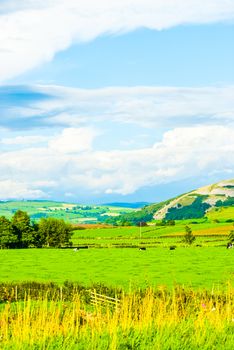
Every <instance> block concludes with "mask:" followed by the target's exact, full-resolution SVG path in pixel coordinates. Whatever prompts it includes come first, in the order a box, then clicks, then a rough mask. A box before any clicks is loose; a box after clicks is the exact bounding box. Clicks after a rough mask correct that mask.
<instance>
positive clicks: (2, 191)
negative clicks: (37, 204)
mask: <svg viewBox="0 0 234 350" xmlns="http://www.w3.org/2000/svg"><path fill="white" fill-rule="evenodd" d="M30 187H31V185H30V186H28V185H27V184H25V183H22V182H17V181H13V180H0V198H1V199H4V200H10V199H18V198H20V199H37V198H43V197H44V198H46V197H47V194H46V193H45V192H43V191H41V190H38V189H32V188H30Z"/></svg>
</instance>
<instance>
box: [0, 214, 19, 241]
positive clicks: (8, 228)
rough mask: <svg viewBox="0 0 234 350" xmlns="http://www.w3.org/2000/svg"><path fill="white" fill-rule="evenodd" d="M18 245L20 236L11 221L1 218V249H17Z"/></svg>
mask: <svg viewBox="0 0 234 350" xmlns="http://www.w3.org/2000/svg"><path fill="white" fill-rule="evenodd" d="M17 245H18V236H17V233H16V231H15V230H14V227H13V225H12V223H11V222H10V220H8V219H7V218H5V216H1V217H0V247H1V248H16V247H17Z"/></svg>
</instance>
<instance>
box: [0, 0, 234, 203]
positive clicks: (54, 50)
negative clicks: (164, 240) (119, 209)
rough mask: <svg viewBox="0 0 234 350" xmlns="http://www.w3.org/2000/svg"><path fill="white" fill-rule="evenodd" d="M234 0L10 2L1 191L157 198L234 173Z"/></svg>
mask: <svg viewBox="0 0 234 350" xmlns="http://www.w3.org/2000/svg"><path fill="white" fill-rule="evenodd" d="M233 20H234V0H224V1H222V2H220V1H218V0H212V1H211V0H203V1H200V0H196V1H195V0H190V1H188V0H187V1H185V0H175V1H171V0H164V1H162V0H157V1H153V0H145V1H143V0H134V1H133V0H125V1H123V0H120V1H118V2H116V1H111V0H110V1H108V2H106V1H105V0H100V2H98V3H97V2H94V1H92V0H87V1H86V2H85V4H84V2H82V1H77V0H76V1H75V0H67V1H64V0H63V1H62V0H57V1H54V0H48V2H46V4H45V2H43V1H41V0H37V1H30V0H23V1H22V2H20V4H19V3H18V2H17V1H14V0H9V1H2V2H1V3H0V33H1V40H0V113H1V114H0V185H1V186H0V188H1V189H0V199H34V198H35V199H57V200H66V201H71V202H89V203H97V202H98V203H100V202H108V201H109V202H111V201H121V202H122V201H151V202H154V201H155V202H156V201H160V200H163V199H167V198H170V197H172V196H175V195H177V194H180V193H182V192H186V191H189V190H192V189H194V188H196V187H199V186H202V185H206V184H209V183H212V182H217V181H221V180H223V179H228V178H233V175H234V157H233V153H234V140H233V122H234V67H233V62H234V45H233V38H234V21H233Z"/></svg>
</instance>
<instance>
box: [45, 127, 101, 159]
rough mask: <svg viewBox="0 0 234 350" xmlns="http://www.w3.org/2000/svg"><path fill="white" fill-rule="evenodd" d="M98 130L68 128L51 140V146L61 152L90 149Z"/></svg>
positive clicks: (76, 151)
mask: <svg viewBox="0 0 234 350" xmlns="http://www.w3.org/2000/svg"><path fill="white" fill-rule="evenodd" d="M96 135H97V132H95V131H94V130H93V129H91V128H68V129H64V130H63V132H62V134H61V135H58V136H56V137H54V138H53V139H52V140H51V141H50V142H49V148H50V149H52V150H55V151H57V152H59V153H78V152H83V151H90V150H91V149H92V144H93V140H94V138H95V136H96Z"/></svg>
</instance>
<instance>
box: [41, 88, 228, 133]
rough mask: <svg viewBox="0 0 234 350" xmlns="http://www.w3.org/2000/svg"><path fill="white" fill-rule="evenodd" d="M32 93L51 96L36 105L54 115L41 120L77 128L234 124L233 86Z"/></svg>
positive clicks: (63, 90) (42, 90) (73, 90)
mask: <svg viewBox="0 0 234 350" xmlns="http://www.w3.org/2000/svg"><path fill="white" fill-rule="evenodd" d="M35 90H36V91H39V92H41V93H46V94H48V95H49V96H52V97H54V98H53V99H50V100H46V101H41V102H39V103H38V105H37V107H38V108H39V110H44V113H45V114H52V115H53V116H52V117H48V119H47V121H46V122H47V123H51V124H53V125H67V126H77V125H78V126H80V124H81V123H87V122H88V123H90V122H91V123H92V122H95V121H99V122H102V121H112V122H121V123H134V124H139V125H142V126H150V127H152V126H155V127H157V126H164V127H170V128H173V127H174V126H178V125H179V126H186V125H191V124H193V125H194V124H202V123H204V124H206V123H207V124H210V123H212V124H217V123H219V122H221V123H224V122H225V123H230V122H233V121H234V99H233V96H234V86H221V87H201V88H188V87H183V88H180V87H144V86H138V87H109V88H103V89H93V90H91V89H90V90H85V89H75V88H65V87H58V86H37V87H35ZM53 111H57V114H56V113H55V112H54V113H53ZM59 111H61V112H59ZM51 112H52V113H51Z"/></svg>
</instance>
